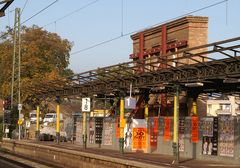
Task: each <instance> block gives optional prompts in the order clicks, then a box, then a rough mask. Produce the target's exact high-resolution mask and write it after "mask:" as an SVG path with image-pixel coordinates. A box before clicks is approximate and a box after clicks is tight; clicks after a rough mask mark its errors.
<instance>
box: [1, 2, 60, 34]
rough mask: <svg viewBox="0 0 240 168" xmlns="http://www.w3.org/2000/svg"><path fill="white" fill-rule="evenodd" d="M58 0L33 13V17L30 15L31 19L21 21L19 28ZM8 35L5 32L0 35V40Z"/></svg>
mask: <svg viewBox="0 0 240 168" xmlns="http://www.w3.org/2000/svg"><path fill="white" fill-rule="evenodd" d="M58 1H59V0H55V1H54V2H52V3H50V4H49V5H47V6H46V7H44V8H43V9H41V10H40V11H38V12H37V13H35V14H34V15H32V16H31V17H29V18H28V19H26V20H25V21H23V22H22V23H21V26H22V25H23V24H24V23H26V22H28V21H29V20H31V19H32V18H34V17H36V16H37V15H39V14H40V13H42V12H43V11H45V10H46V9H48V8H49V7H51V6H52V5H54V4H55V3H56V2H58ZM9 34H10V32H6V33H4V34H2V35H1V36H0V39H1V38H3V37H5V36H7V35H9Z"/></svg>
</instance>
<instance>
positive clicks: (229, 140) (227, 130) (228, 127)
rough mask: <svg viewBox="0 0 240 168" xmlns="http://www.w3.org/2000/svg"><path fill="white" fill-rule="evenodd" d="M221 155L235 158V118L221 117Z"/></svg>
mask: <svg viewBox="0 0 240 168" xmlns="http://www.w3.org/2000/svg"><path fill="white" fill-rule="evenodd" d="M219 155H220V156H228V157H233V156H234V118H233V117H230V116H220V117H219Z"/></svg>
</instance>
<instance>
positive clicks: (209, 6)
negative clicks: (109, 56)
mask: <svg viewBox="0 0 240 168" xmlns="http://www.w3.org/2000/svg"><path fill="white" fill-rule="evenodd" d="M227 1H228V0H222V1H219V2H217V3H214V4H211V5H208V6H205V7H203V8H199V9H197V10H193V11H191V12H188V13H185V14H183V15H180V16H177V17H174V18H171V19H168V20H165V21H163V22H160V23H157V24H154V25H151V26H148V27H145V28H143V29H139V30H136V31H132V32H128V33H125V34H121V36H116V37H113V38H111V39H109V40H105V41H102V42H100V43H97V44H94V45H92V46H89V47H86V48H83V49H81V50H78V51H75V52H72V53H71V54H70V55H75V54H79V53H81V52H83V51H87V50H90V49H93V48H96V47H98V46H101V45H104V44H106V43H109V42H112V41H115V40H117V39H120V38H121V37H125V36H128V35H131V34H134V33H137V32H141V31H144V30H146V29H149V28H152V27H155V26H158V25H162V24H165V23H167V22H170V21H173V20H176V19H179V18H182V17H185V16H188V15H191V14H193V13H196V12H199V11H202V10H205V9H208V8H211V7H214V6H217V5H220V4H222V3H225V2H227Z"/></svg>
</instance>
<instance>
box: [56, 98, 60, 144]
mask: <svg viewBox="0 0 240 168" xmlns="http://www.w3.org/2000/svg"><path fill="white" fill-rule="evenodd" d="M56 112H57V120H56V142H57V144H59V142H60V104H59V103H58V104H57V110H56Z"/></svg>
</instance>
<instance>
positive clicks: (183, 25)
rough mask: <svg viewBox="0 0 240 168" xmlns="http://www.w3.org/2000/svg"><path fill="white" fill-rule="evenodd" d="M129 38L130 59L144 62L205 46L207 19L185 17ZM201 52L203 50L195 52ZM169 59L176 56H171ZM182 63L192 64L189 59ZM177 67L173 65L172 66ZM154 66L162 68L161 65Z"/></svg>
mask: <svg viewBox="0 0 240 168" xmlns="http://www.w3.org/2000/svg"><path fill="white" fill-rule="evenodd" d="M131 38H132V40H133V53H132V54H131V55H130V59H133V60H138V59H140V60H144V59H145V58H148V57H158V56H160V57H161V56H162V55H166V54H169V53H171V52H175V51H178V50H181V49H185V48H191V47H195V46H199V45H204V44H207V43H208V17H201V16H186V17H183V18H180V19H177V20H174V21H171V22H168V23H166V24H163V25H159V26H157V27H153V28H150V29H146V30H144V31H142V32H138V33H136V34H134V35H132V36H131ZM205 50H207V48H206V49H205ZM201 51H203V49H202V50H196V51H195V52H201ZM171 57H178V56H177V55H176V56H175V55H173V56H171ZM184 61H185V63H189V64H191V63H192V61H191V60H189V59H186V60H184ZM199 61H201V60H199ZM179 65H180V64H179ZM179 65H177V64H175V65H173V66H179ZM156 66H158V67H162V68H164V66H161V65H156Z"/></svg>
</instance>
